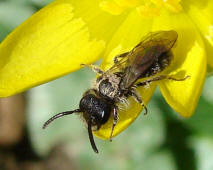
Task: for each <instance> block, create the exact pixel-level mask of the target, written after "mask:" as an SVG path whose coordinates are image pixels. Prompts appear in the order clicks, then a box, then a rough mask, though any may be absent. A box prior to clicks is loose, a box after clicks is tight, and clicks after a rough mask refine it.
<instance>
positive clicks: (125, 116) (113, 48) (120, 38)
mask: <svg viewBox="0 0 213 170" xmlns="http://www.w3.org/2000/svg"><path fill="white" fill-rule="evenodd" d="M145 25H147V27H145V28H144V26H145ZM150 27H151V20H143V19H142V18H141V16H139V14H138V13H137V11H133V12H132V13H131V14H130V15H129V16H128V17H127V19H126V20H125V21H124V23H123V24H121V26H120V27H119V29H118V30H117V32H116V33H115V34H114V36H113V37H112V40H111V41H110V43H109V44H108V46H107V50H106V56H107V57H105V58H104V61H103V63H102V67H104V68H105V69H108V68H110V66H111V65H112V64H113V58H114V57H115V56H116V55H118V54H121V53H123V52H125V51H129V50H131V49H132V48H133V47H134V46H135V45H136V44H137V43H139V42H140V40H141V38H142V37H143V36H144V35H146V33H147V32H148V30H149V28H150ZM155 87H156V85H155V84H152V85H151V86H150V87H149V88H138V91H139V93H140V95H141V97H142V99H143V101H144V102H145V103H148V101H149V99H150V98H151V96H152V94H153V92H154V90H155ZM128 102H129V104H128V106H127V107H125V106H123V107H122V108H123V109H121V110H119V112H118V113H119V120H118V123H117V125H116V126H115V129H114V132H113V136H116V135H118V134H119V133H121V132H122V131H123V130H125V129H126V128H127V127H128V126H129V125H130V124H131V123H132V122H133V121H134V120H135V119H136V118H137V116H138V115H139V114H140V113H141V110H142V107H141V105H140V104H138V103H136V102H135V101H134V99H132V98H131V97H130V98H129V100H128ZM112 123H113V121H112V116H111V118H110V120H109V121H108V122H107V123H106V124H104V125H103V126H102V127H101V128H100V130H99V131H96V132H94V134H95V135H96V136H97V137H99V138H101V139H109V137H110V133H111V128H112Z"/></svg>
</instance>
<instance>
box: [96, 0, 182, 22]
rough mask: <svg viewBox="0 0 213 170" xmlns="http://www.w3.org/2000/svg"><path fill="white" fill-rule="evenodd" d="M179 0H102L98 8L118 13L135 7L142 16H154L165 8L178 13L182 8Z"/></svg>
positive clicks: (113, 13)
mask: <svg viewBox="0 0 213 170" xmlns="http://www.w3.org/2000/svg"><path fill="white" fill-rule="evenodd" d="M180 1H181V0H104V1H101V3H100V4H99V5H100V8H101V9H102V10H104V11H106V12H108V13H110V14H112V15H120V14H121V13H123V12H124V11H125V10H127V9H136V10H137V12H138V13H139V14H140V15H141V16H143V17H151V18H152V17H155V16H158V15H160V11H161V9H163V8H166V9H167V10H169V11H170V12H173V13H178V12H180V11H181V10H182V6H181V4H180Z"/></svg>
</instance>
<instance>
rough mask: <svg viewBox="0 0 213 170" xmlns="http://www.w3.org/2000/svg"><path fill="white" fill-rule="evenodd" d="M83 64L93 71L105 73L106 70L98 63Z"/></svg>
mask: <svg viewBox="0 0 213 170" xmlns="http://www.w3.org/2000/svg"><path fill="white" fill-rule="evenodd" d="M81 66H83V67H89V68H90V69H92V71H94V72H95V73H97V74H104V71H103V70H102V69H101V68H100V67H98V66H96V65H92V64H81Z"/></svg>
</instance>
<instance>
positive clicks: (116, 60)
mask: <svg viewBox="0 0 213 170" xmlns="http://www.w3.org/2000/svg"><path fill="white" fill-rule="evenodd" d="M127 54H129V52H126V53H123V54H120V55H117V56H115V58H114V63H115V64H117V63H118V59H119V58H123V57H125V56H126V55H127Z"/></svg>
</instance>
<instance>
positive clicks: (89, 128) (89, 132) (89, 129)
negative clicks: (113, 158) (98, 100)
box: [88, 119, 98, 153]
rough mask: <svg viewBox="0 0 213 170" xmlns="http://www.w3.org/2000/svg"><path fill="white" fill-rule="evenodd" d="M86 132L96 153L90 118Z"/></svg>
mask: <svg viewBox="0 0 213 170" xmlns="http://www.w3.org/2000/svg"><path fill="white" fill-rule="evenodd" d="M88 134H89V140H90V144H91V146H92V149H93V150H94V152H95V153H98V149H97V147H96V145H95V141H94V138H93V134H92V127H91V119H90V120H89V122H88Z"/></svg>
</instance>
